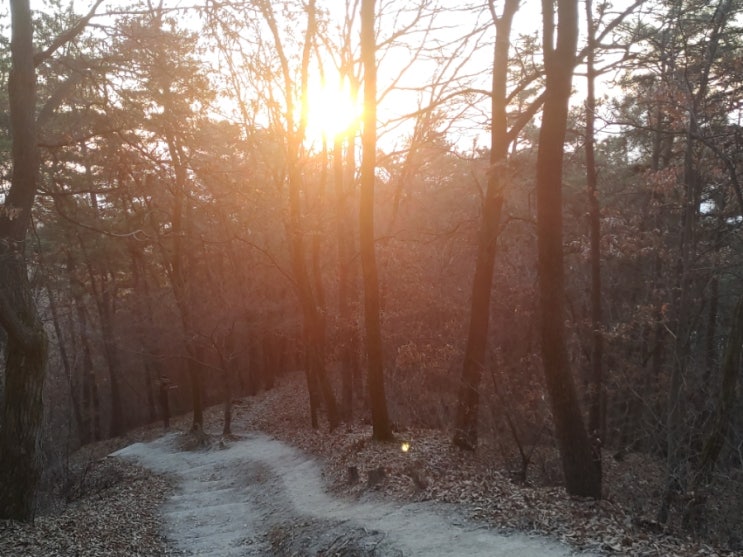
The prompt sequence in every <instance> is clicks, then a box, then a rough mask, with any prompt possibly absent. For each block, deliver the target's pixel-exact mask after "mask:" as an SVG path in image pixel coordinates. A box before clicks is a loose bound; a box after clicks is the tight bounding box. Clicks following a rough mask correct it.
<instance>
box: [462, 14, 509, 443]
mask: <svg viewBox="0 0 743 557" xmlns="http://www.w3.org/2000/svg"><path fill="white" fill-rule="evenodd" d="M518 7H519V0H506V2H505V4H504V6H503V13H502V15H501V16H500V17H497V16H496V14H495V8H494V3H493V2H492V1H491V2H490V8H491V11H492V15H493V20H494V22H495V29H496V31H495V33H496V35H495V49H494V53H493V76H492V91H491V94H490V110H491V122H490V169H489V172H488V184H487V191H486V193H485V198H484V199H483V207H482V218H481V221H480V232H479V235H478V239H477V261H476V264H475V276H474V279H473V282H472V298H471V301H470V321H469V330H468V334H467V346H466V348H465V353H464V365H463V368H462V381H461V384H460V386H459V403H458V406H457V417H456V423H455V426H454V429H455V433H454V439H453V442H454V444H455V445H457V446H459V447H462V448H465V449H469V450H474V449H475V448H477V415H478V412H479V403H478V400H479V384H480V376H481V374H482V370H483V369H484V368H485V353H486V349H487V345H488V329H489V323H490V297H491V291H492V288H493V265H494V263H495V253H496V247H497V243H498V233H499V229H500V226H501V212H502V209H503V196H504V189H505V187H506V180H507V178H506V174H507V169H506V165H507V160H508V146H509V144H510V143H511V140H510V134H509V130H508V121H507V118H506V106H507V104H508V100H507V96H506V86H507V78H508V51H509V47H510V38H511V24H512V22H513V16H514V14H515V13H516V10H517V9H518Z"/></svg>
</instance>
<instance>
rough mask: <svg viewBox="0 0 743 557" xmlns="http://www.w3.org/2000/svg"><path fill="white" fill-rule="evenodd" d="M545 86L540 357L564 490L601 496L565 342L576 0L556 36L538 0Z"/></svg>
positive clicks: (547, 0) (569, 0) (561, 12)
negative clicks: (565, 174)
mask: <svg viewBox="0 0 743 557" xmlns="http://www.w3.org/2000/svg"><path fill="white" fill-rule="evenodd" d="M542 9H543V18H544V31H543V35H544V37H543V39H544V62H545V70H546V89H545V102H544V110H543V113H542V126H541V129H540V132H539V150H538V153H537V249H538V273H539V295H540V310H541V332H542V359H543V363H544V373H545V377H546V381H547V390H548V392H549V397H550V403H551V406H552V414H553V419H554V422H555V430H556V435H557V443H558V446H559V449H560V457H561V459H562V468H563V472H564V475H565V483H566V487H567V490H568V493H570V494H571V495H580V496H588V497H595V498H600V497H601V474H600V472H599V467H598V466H597V465H596V461H595V459H594V454H593V451H592V449H591V443H590V441H589V438H588V434H587V433H586V428H585V425H584V423H583V417H582V416H581V412H580V405H579V402H578V397H577V395H576V390H575V385H574V382H573V377H572V375H571V372H570V362H569V360H568V352H567V347H566V344H565V308H564V297H565V269H564V264H563V247H562V164H563V160H562V159H563V148H564V143H565V131H566V125H567V117H568V103H569V101H570V91H571V81H572V76H573V68H574V66H575V50H576V46H577V41H578V1H577V0H557V14H558V25H557V27H558V29H559V32H558V36H557V43H556V45H553V41H554V27H555V26H554V11H553V4H552V1H551V0H542Z"/></svg>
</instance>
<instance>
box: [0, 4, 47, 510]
mask: <svg viewBox="0 0 743 557" xmlns="http://www.w3.org/2000/svg"><path fill="white" fill-rule="evenodd" d="M10 9H11V18H12V19H11V21H12V36H11V60H12V67H11V73H10V76H9V81H8V92H9V101H10V105H9V109H10V127H11V134H12V151H11V157H12V163H13V174H12V177H11V186H10V190H9V191H8V194H7V196H6V198H5V204H4V205H3V206H2V207H0V326H2V328H3V329H5V332H6V333H7V337H8V338H7V344H6V346H5V393H4V404H3V408H2V423H1V424H0V425H2V427H1V428H0V470H2V471H3V473H2V474H0V518H9V519H15V520H32V519H33V516H34V503H35V497H36V491H37V486H38V482H39V477H40V475H41V468H42V464H41V451H40V443H41V426H42V417H43V404H42V398H41V397H42V390H43V387H44V379H45V374H46V373H45V372H46V363H47V337H46V333H45V331H44V327H43V325H42V323H41V321H40V319H39V316H38V311H37V309H36V307H35V304H34V300H33V296H32V292H31V285H30V284H29V281H28V274H27V269H26V261H25V256H24V240H25V237H26V231H27V229H28V225H29V222H30V218H31V208H32V206H33V202H34V198H35V196H36V189H37V184H38V172H39V152H38V147H37V141H36V122H35V109H36V72H35V70H34V59H33V56H34V47H33V22H32V18H31V9H30V6H29V2H28V0H12V1H11V3H10Z"/></svg>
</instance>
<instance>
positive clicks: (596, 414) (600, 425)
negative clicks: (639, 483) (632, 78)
mask: <svg viewBox="0 0 743 557" xmlns="http://www.w3.org/2000/svg"><path fill="white" fill-rule="evenodd" d="M585 3H586V21H587V27H588V39H587V40H588V52H587V54H586V82H587V83H586V85H587V93H586V138H585V151H586V185H587V189H588V207H589V213H588V219H589V227H590V235H591V389H590V392H591V400H590V406H589V414H588V431H589V433H590V434H591V437H592V438H593V439H594V443H597V446H596V450H597V457H598V465H599V467H600V466H601V455H600V446H601V443H602V442H603V441H604V438H605V433H604V428H605V416H604V413H605V411H604V408H605V404H604V380H603V371H604V368H603V357H604V335H603V331H602V328H603V327H602V320H603V317H602V308H601V210H600V206H599V193H598V171H597V169H596V153H595V149H594V146H595V142H596V139H595V135H596V130H595V128H596V63H595V58H596V29H595V27H594V23H593V3H592V0H585Z"/></svg>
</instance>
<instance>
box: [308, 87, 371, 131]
mask: <svg viewBox="0 0 743 557" xmlns="http://www.w3.org/2000/svg"><path fill="white" fill-rule="evenodd" d="M305 111H306V112H305V116H306V119H307V127H306V139H307V141H308V142H309V143H311V144H313V145H318V144H321V143H322V141H323V140H325V141H326V142H327V143H332V142H333V141H334V140H335V138H336V137H337V136H338V135H341V134H345V133H347V132H348V131H349V130H350V129H352V128H353V127H354V126H355V125H356V124H357V123H358V122H359V120H360V119H361V113H362V106H361V103H360V102H359V101H358V99H356V100H355V99H354V95H353V94H352V93H351V88H350V86H349V85H348V82H347V81H345V80H343V81H341V80H340V79H339V78H338V77H337V76H335V77H328V76H325V78H324V79H323V80H319V79H318V80H312V79H311V80H310V82H309V85H308V89H307V102H306V106H305Z"/></svg>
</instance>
